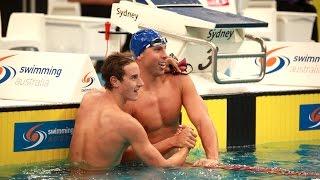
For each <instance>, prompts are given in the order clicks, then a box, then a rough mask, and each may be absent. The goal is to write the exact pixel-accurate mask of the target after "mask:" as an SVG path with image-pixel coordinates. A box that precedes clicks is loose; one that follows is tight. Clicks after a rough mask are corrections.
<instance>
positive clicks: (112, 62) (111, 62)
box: [101, 52, 135, 90]
mask: <svg viewBox="0 0 320 180" xmlns="http://www.w3.org/2000/svg"><path fill="white" fill-rule="evenodd" d="M133 62H135V60H133V58H132V54H131V53H129V52H126V53H113V54H111V55H109V56H108V57H107V58H106V59H105V61H104V62H103V65H102V67H101V73H102V78H103V80H104V81H105V84H104V87H105V88H106V89H109V90H111V89H112V88H113V87H112V84H111V83H110V78H111V77H112V76H115V77H116V78H117V79H118V80H119V81H122V80H123V76H124V74H125V72H124V67H125V66H126V65H128V64H130V63H133Z"/></svg>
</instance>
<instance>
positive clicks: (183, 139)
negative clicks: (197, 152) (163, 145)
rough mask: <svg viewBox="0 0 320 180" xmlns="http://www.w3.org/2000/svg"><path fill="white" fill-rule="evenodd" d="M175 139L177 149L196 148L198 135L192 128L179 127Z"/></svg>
mask: <svg viewBox="0 0 320 180" xmlns="http://www.w3.org/2000/svg"><path fill="white" fill-rule="evenodd" d="M173 138H174V146H175V147H178V148H181V147H187V148H189V149H190V148H194V147H195V145H196V138H197V134H196V133H195V132H194V131H193V129H192V128H191V127H187V126H179V128H178V129H177V132H176V134H175V135H174V136H173Z"/></svg>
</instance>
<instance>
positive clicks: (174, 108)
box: [134, 87, 182, 131]
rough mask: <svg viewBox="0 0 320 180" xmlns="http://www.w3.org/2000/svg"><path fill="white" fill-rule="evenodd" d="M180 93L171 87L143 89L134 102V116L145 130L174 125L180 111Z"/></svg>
mask: <svg viewBox="0 0 320 180" xmlns="http://www.w3.org/2000/svg"><path fill="white" fill-rule="evenodd" d="M181 104H182V100H181V93H180V91H179V90H178V89H174V88H172V87H169V88H168V87H167V88H163V89H162V90H159V91H144V92H143V96H141V98H139V99H138V100H137V102H136V103H135V107H134V109H135V113H134V114H135V116H136V118H137V119H138V120H139V121H140V123H141V124H142V125H143V126H144V127H145V129H146V130H150V131H152V130H154V129H158V128H160V127H164V126H171V125H176V123H177V119H179V117H180V111H181Z"/></svg>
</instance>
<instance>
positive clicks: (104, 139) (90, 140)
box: [70, 90, 128, 169]
mask: <svg viewBox="0 0 320 180" xmlns="http://www.w3.org/2000/svg"><path fill="white" fill-rule="evenodd" d="M127 116H128V115H127V114H126V113H124V112H122V111H121V110H120V109H119V107H118V106H117V105H116V104H114V102H113V99H112V98H111V96H110V95H108V93H106V91H97V90H95V91H92V92H88V93H87V94H86V95H85V96H84V97H83V100H82V102H81V105H80V108H79V110H78V113H77V116H76V125H75V128H74V132H73V138H72V141H71V146H70V148H71V151H70V159H71V161H72V162H76V163H80V164H86V165H85V166H86V168H85V169H90V168H89V167H92V169H100V168H103V167H106V166H112V165H113V164H118V163H119V161H120V159H121V154H122V151H123V150H124V148H126V147H125V146H124V145H123V144H124V142H125V141H126V140H125V139H124V138H123V137H122V136H121V134H120V133H119V129H120V127H121V120H120V119H123V118H126V117H127Z"/></svg>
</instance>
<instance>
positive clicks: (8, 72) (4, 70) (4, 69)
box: [0, 55, 17, 85]
mask: <svg viewBox="0 0 320 180" xmlns="http://www.w3.org/2000/svg"><path fill="white" fill-rule="evenodd" d="M12 56H15V55H9V56H5V57H0V61H2V60H5V59H8V58H9V57H12ZM16 74H17V72H16V70H15V69H14V68H13V67H11V66H6V65H3V66H1V65H0V85H1V84H2V83H4V82H6V81H8V80H10V79H13V78H14V77H15V76H16Z"/></svg>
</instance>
